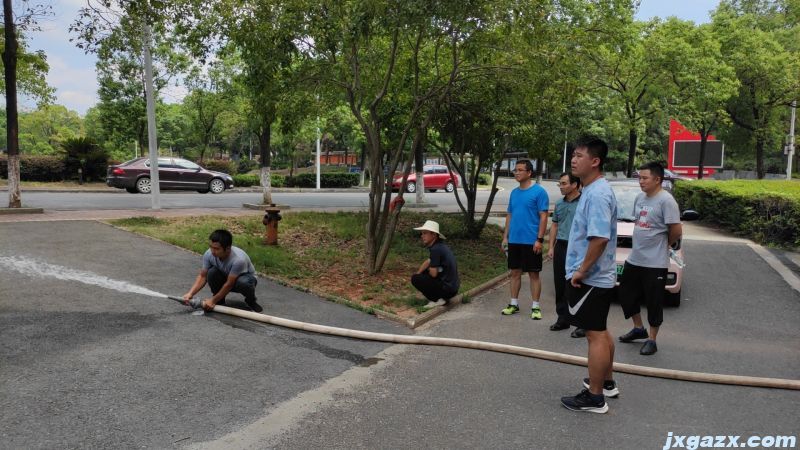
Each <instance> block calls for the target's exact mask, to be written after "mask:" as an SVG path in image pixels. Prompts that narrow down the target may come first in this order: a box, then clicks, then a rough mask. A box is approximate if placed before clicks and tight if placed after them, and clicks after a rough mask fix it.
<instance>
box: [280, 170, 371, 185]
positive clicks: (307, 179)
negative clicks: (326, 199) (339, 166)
mask: <svg viewBox="0 0 800 450" xmlns="http://www.w3.org/2000/svg"><path fill="white" fill-rule="evenodd" d="M358 181H359V175H358V174H357V173H344V172H342V173H339V172H332V173H331V172H325V173H321V174H320V179H319V184H320V186H321V187H324V188H349V187H353V186H358ZM286 187H301V188H315V187H317V174H315V173H301V174H299V175H295V176H293V177H286Z"/></svg>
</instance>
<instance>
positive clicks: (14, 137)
mask: <svg viewBox="0 0 800 450" xmlns="http://www.w3.org/2000/svg"><path fill="white" fill-rule="evenodd" d="M11 4H12V0H3V14H4V25H5V41H6V42H5V49H4V50H3V67H4V68H5V71H4V74H3V75H4V76H5V82H6V146H7V152H8V207H9V208H21V207H22V194H21V193H20V188H19V119H18V117H17V30H16V26H15V25H14V13H13V11H12V8H11Z"/></svg>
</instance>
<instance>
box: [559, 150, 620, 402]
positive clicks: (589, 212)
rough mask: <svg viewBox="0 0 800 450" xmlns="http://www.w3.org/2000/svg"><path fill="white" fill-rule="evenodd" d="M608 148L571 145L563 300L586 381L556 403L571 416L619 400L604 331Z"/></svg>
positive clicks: (612, 272)
mask: <svg viewBox="0 0 800 450" xmlns="http://www.w3.org/2000/svg"><path fill="white" fill-rule="evenodd" d="M607 155H608V145H607V144H606V143H605V142H603V141H602V140H601V139H598V138H586V139H583V140H581V141H580V142H578V143H577V144H576V145H575V151H574V152H573V154H572V163H571V166H572V173H573V175H575V176H577V177H579V178H580V179H581V184H582V185H583V190H582V191H581V199H580V201H579V202H578V207H577V209H576V211H575V218H574V219H573V220H572V228H571V229H570V233H569V244H568V245H567V262H566V271H567V275H566V278H567V284H566V285H565V288H566V292H565V297H566V300H567V307H568V310H569V314H570V316H569V320H570V323H571V324H572V325H575V326H577V327H579V328H583V329H584V330H586V339H587V340H588V343H589V356H588V368H589V378H585V379H584V380H583V385H584V387H585V389H584V390H583V391H581V393H579V394H578V395H576V396H574V397H562V398H561V404H562V405H564V407H566V408H567V409H570V410H572V411H585V412H594V413H605V412H607V411H608V405H607V404H606V401H605V396H609V397H616V396H617V395H619V390H618V389H617V385H616V382H615V381H614V378H613V365H614V340H613V339H612V337H611V334H610V333H609V332H608V330H607V329H606V320H607V318H608V310H609V307H610V306H611V299H612V297H613V295H612V293H613V288H614V285H615V284H616V263H615V262H614V259H615V258H614V255H615V253H616V249H617V200H616V198H615V197H614V192H613V191H612V190H611V186H610V185H609V184H608V181H606V179H605V178H603V163H604V162H605V159H606V156H607Z"/></svg>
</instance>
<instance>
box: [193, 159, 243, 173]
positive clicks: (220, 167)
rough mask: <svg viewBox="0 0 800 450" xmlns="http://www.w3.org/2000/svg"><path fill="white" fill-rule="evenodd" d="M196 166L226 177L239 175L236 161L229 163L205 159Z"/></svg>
mask: <svg viewBox="0 0 800 450" xmlns="http://www.w3.org/2000/svg"><path fill="white" fill-rule="evenodd" d="M198 164H200V165H201V166H203V167H205V168H206V169H208V170H213V171H215V172H222V173H227V174H228V175H231V176H233V175H236V174H237V173H239V172H238V171H237V165H236V161H230V160H227V159H207V160H205V161H203V162H202V163H198Z"/></svg>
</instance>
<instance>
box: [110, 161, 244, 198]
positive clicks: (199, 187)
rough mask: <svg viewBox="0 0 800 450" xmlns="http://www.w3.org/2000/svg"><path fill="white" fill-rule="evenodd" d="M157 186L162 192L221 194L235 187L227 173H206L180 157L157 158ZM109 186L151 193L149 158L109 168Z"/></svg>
mask: <svg viewBox="0 0 800 450" xmlns="http://www.w3.org/2000/svg"><path fill="white" fill-rule="evenodd" d="M158 180H159V183H158V186H159V188H160V189H161V190H165V191H166V190H191V191H197V192H200V193H201V194H205V193H207V192H212V193H214V194H221V193H222V192H223V191H225V189H230V188H232V187H233V177H231V176H230V175H228V174H227V173H222V172H214V171H211V170H206V169H204V168H202V167H200V166H198V165H197V164H195V163H193V162H191V161H188V160H185V159H181V158H166V157H160V158H158ZM106 184H107V185H109V186H111V187H115V188H119V189H125V190H126V191H128V192H130V193H131V194H135V193H137V192H139V193H142V194H149V193H150V190H151V186H150V159H149V158H136V159H132V160H130V161H126V162H124V163H122V164H117V165H115V166H108V172H107V173H106Z"/></svg>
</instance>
